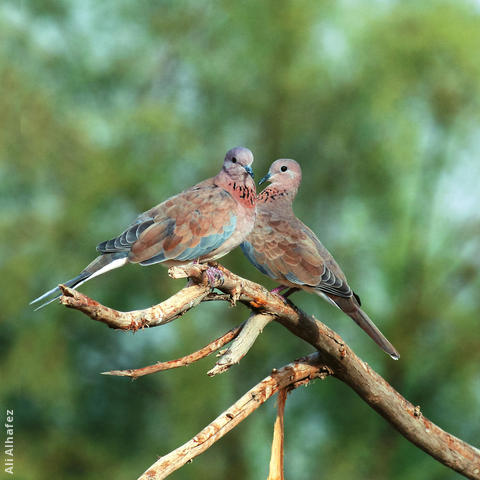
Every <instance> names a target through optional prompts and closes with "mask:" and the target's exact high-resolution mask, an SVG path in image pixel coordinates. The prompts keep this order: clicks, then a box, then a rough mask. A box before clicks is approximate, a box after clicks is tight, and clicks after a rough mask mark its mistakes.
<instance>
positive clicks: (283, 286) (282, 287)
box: [270, 285, 288, 296]
mask: <svg viewBox="0 0 480 480" xmlns="http://www.w3.org/2000/svg"><path fill="white" fill-rule="evenodd" d="M287 288H288V287H287V286H286V285H280V286H279V287H275V288H274V289H273V290H270V293H276V294H277V295H280V296H281V292H282V291H283V290H286V289H287Z"/></svg>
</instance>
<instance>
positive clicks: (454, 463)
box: [61, 265, 480, 480]
mask: <svg viewBox="0 0 480 480" xmlns="http://www.w3.org/2000/svg"><path fill="white" fill-rule="evenodd" d="M214 267H215V268H217V269H219V270H220V271H221V272H222V275H221V276H217V277H215V280H214V281H213V282H212V280H211V278H212V276H208V275H206V270H207V269H208V268H209V265H188V266H184V267H172V268H171V269H170V271H169V273H170V275H171V276H172V277H174V278H189V279H190V284H189V285H188V286H187V287H185V288H184V289H182V290H181V291H180V292H178V293H177V294H175V295H174V296H172V297H171V298H169V299H168V300H165V301H164V302H162V303H161V304H159V305H156V306H154V307H151V308H149V309H145V310H139V311H135V312H118V311H116V310H112V309H109V308H107V307H104V306H103V305H100V304H99V303H97V302H95V301H93V300H91V299H89V298H88V297H86V296H84V295H82V294H79V293H78V292H75V291H74V290H70V289H68V288H66V287H63V292H64V296H63V297H62V298H61V302H62V303H64V304H65V305H67V306H68V307H70V308H76V309H78V310H80V311H82V312H84V313H85V314H86V315H88V316H90V317H91V318H93V319H94V320H98V321H101V322H104V323H106V324H107V325H109V326H110V327H113V328H122V329H125V330H136V329H138V328H141V327H143V326H150V327H152V326H157V325H161V324H163V323H166V322H169V321H171V320H174V319H175V318H178V317H179V316H181V315H182V314H183V313H185V312H186V311H187V310H189V309H190V308H192V307H193V306H196V305H198V304H199V303H200V302H202V301H210V300H223V301H225V300H228V301H230V302H231V303H233V304H234V303H235V302H236V301H240V302H242V303H243V304H245V305H247V306H248V307H249V308H250V309H251V310H252V311H253V315H252V316H251V319H255V321H256V320H258V319H259V318H260V320H261V321H262V322H264V324H263V326H265V325H266V323H268V321H270V320H271V319H272V318H274V319H275V320H276V321H277V322H279V323H281V324H282V325H283V326H285V327H286V328H287V329H288V330H289V331H290V332H292V333H293V334H294V335H296V336H298V337H300V338H302V339H303V340H305V342H307V343H309V344H310V345H312V346H313V347H314V348H315V349H316V350H317V353H316V354H315V361H316V362H318V364H319V365H323V367H324V368H326V369H328V372H329V374H331V375H332V376H335V377H336V378H338V379H339V380H341V381H342V382H344V383H346V384H347V385H348V386H349V387H351V388H352V389H353V390H354V391H355V392H356V393H357V394H358V395H359V396H360V397H361V398H362V399H363V400H364V401H365V402H366V403H367V404H368V405H370V406H371V407H372V408H373V409H375V410H376V411H377V412H378V413H379V414H380V415H382V416H383V417H384V418H385V419H386V420H387V421H388V422H390V423H391V424H392V426H393V427H395V428H396V429H397V430H398V431H399V432H400V433H401V434H402V435H403V436H404V437H405V438H407V439H408V440H409V441H411V442H412V443H414V444H415V445H417V446H418V447H419V448H421V449H422V450H424V451H425V452H426V453H428V454H429V455H431V456H432V457H434V458H435V459H437V460H438V461H439V462H441V463H443V464H444V465H446V466H448V467H450V468H452V469H453V470H455V471H457V472H459V473H461V474H462V475H464V476H466V477H467V478H470V479H475V480H480V451H479V450H478V449H477V448H475V447H473V446H471V445H469V444H468V443H466V442H464V441H463V440H460V439H459V438H457V437H455V436H453V435H451V434H449V433H447V432H445V431H444V430H442V429H441V428H440V427H438V426H437V425H435V424H434V423H432V422H431V421H430V420H428V419H427V418H426V417H424V416H423V414H422V413H421V411H420V407H418V406H417V407H416V406H414V405H412V404H411V403H410V402H409V401H407V400H406V399H405V398H404V397H403V396H402V395H400V393H398V392H397V391H396V390H395V389H394V388H393V387H392V386H391V385H389V384H388V383H387V382H386V380H385V379H383V378H382V377H381V376H380V375H378V374H377V373H376V372H375V371H373V370H372V369H371V368H370V366H369V365H368V364H367V363H366V362H364V361H362V360H361V359H360V358H358V357H357V356H356V355H355V354H354V353H353V351H352V350H351V349H350V348H349V347H348V346H347V345H346V344H345V342H344V341H343V340H342V339H341V338H340V337H339V336H338V335H337V334H336V333H335V332H333V331H332V330H331V329H329V328H328V327H327V326H326V325H324V324H323V323H321V322H319V321H318V320H316V319H315V318H314V317H313V316H311V315H307V314H306V313H304V312H303V311H302V310H300V309H299V308H297V307H296V306H295V305H294V304H292V303H291V302H290V301H286V300H285V299H283V298H282V297H280V296H278V295H275V294H271V293H270V292H268V291H267V290H266V289H265V288H264V287H262V286H261V285H258V284H256V283H254V282H251V281H249V280H246V279H244V278H241V277H238V276H237V275H235V274H233V273H232V272H230V271H229V270H227V269H225V268H224V267H222V266H221V265H215V266H214ZM214 288H217V289H219V290H221V291H222V292H223V295H217V294H215V293H214V292H213V289H214ZM252 323H254V322H253V321H252ZM247 324H248V322H247ZM258 325H260V326H261V328H263V326H262V324H261V323H260V324H258ZM258 325H257V327H258ZM253 327H255V325H253ZM261 328H251V329H250V330H249V331H246V332H245V333H244V335H245V338H243V339H242V341H241V342H240V341H239V339H240V335H239V337H237V344H236V345H237V346H235V342H234V344H233V345H232V346H231V349H230V353H228V354H227V356H226V357H224V361H225V363H224V364H221V365H220V367H219V369H221V370H225V369H226V368H228V367H229V366H230V365H231V361H232V358H233V361H234V362H235V361H238V360H239V359H240V358H241V357H242V356H243V355H244V354H245V353H246V352H247V351H248V348H250V346H251V344H252V343H253V341H254V340H255V338H257V336H258V334H259V333H260V331H261ZM249 332H250V333H249ZM234 347H235V348H234ZM237 347H238V349H237ZM232 351H233V352H234V353H235V354H234V355H233V357H232V356H231V355H230V354H231V352H232ZM227 352H228V350H227ZM229 358H230V360H229ZM219 362H220V361H219ZM229 362H230V363H229ZM220 363H221V362H220ZM310 366H311V365H310ZM217 367H218V365H217ZM215 368H216V367H214V369H215ZM268 378H273V377H267V379H268ZM263 382H265V380H264V381H262V382H261V383H260V384H258V385H257V387H254V390H255V389H256V388H260V390H262V388H263V386H264V385H265V384H264V383H263ZM269 382H273V380H269V381H267V385H270V387H271V388H274V389H275V391H277V390H278V389H279V388H283V387H284V386H286V385H283V384H282V385H280V386H278V385H277V384H274V383H272V384H270V383H269ZM274 385H277V386H276V387H274ZM287 385H288V384H287ZM268 396H271V394H269V395H268ZM261 398H263V397H261ZM242 399H243V400H242ZM242 399H241V400H242V401H244V402H246V404H248V405H250V406H242V407H241V408H240V405H239V404H238V402H237V403H236V404H235V405H236V406H237V407H236V408H237V409H236V410H235V412H236V413H232V410H231V409H229V410H228V411H227V412H225V413H224V414H223V417H222V416H221V417H219V419H223V420H219V419H217V420H216V421H215V422H213V424H211V426H209V427H207V428H206V429H205V430H203V431H202V432H201V434H199V435H197V437H195V438H196V439H197V440H195V439H193V440H191V441H190V442H187V444H185V445H184V446H183V447H180V449H177V450H175V451H174V452H172V453H171V454H169V455H168V456H165V457H162V459H163V460H162V459H160V460H162V461H164V462H165V461H166V460H165V459H166V458H167V457H168V459H169V460H168V461H167V463H163V464H162V465H164V466H165V468H167V466H168V465H170V464H171V462H172V461H173V460H174V459H177V458H178V456H179V455H186V456H187V457H188V456H189V455H193V456H195V455H198V453H200V452H201V451H204V450H205V449H206V448H208V447H209V446H210V445H211V444H212V443H214V441H216V440H217V439H218V438H220V437H221V436H223V435H224V434H225V433H226V432H227V431H228V430H230V429H231V428H233V427H234V426H235V425H236V424H237V423H239V421H241V419H243V418H244V417H242V415H244V414H243V413H240V412H246V411H249V412H251V411H253V410H254V409H255V408H256V407H255V408H253V405H254V404H255V402H253V403H252V397H251V395H250V396H249V395H248V394H246V396H244V397H242ZM247 400H248V401H247ZM265 400H266V398H265V399H264V400H263V401H265ZM239 402H240V400H239ZM261 403H263V402H261ZM242 405H243V404H242ZM237 413H238V414H237ZM230 415H233V418H230ZM245 416H246V415H245ZM237 417H238V418H237ZM217 421H218V422H219V423H218V422H217ZM198 439H200V440H201V441H200V440H198ZM200 444H201V445H202V446H201V447H200ZM189 458H193V457H189ZM160 460H159V462H160ZM175 461H177V460H175ZM157 464H158V462H156V463H155V464H154V466H152V468H151V469H149V471H154V470H155V471H157V472H158V468H157V467H156V466H157ZM162 468H163V467H162ZM152 469H153V470H152ZM169 471H170V470H169ZM172 471H173V470H172ZM147 473H148V472H146V473H145V474H144V475H147ZM162 475H163V473H162ZM165 476H166V475H163V476H160V477H155V476H153V477H152V476H150V477H148V476H143V477H141V478H144V479H147V478H165Z"/></svg>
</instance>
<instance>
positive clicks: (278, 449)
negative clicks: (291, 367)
mask: <svg viewBox="0 0 480 480" xmlns="http://www.w3.org/2000/svg"><path fill="white" fill-rule="evenodd" d="M287 395H288V389H287V388H283V389H282V390H280V391H279V392H278V398H277V402H278V404H277V418H276V419H275V425H274V427H273V440H272V454H271V456H270V470H269V472H268V478H267V480H284V473H283V451H284V446H283V439H284V421H283V419H284V414H285V403H286V401H287Z"/></svg>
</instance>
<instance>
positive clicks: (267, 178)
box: [258, 173, 271, 185]
mask: <svg viewBox="0 0 480 480" xmlns="http://www.w3.org/2000/svg"><path fill="white" fill-rule="evenodd" d="M270 177H271V175H270V173H267V174H266V175H265V176H264V177H263V178H262V179H261V180H260V181H259V182H258V184H259V185H261V184H262V183H263V182H266V181H267V180H269V179H270Z"/></svg>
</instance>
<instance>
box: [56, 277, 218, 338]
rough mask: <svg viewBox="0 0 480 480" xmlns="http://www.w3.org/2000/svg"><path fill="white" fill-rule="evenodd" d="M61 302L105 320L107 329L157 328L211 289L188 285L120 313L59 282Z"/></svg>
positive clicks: (92, 316)
mask: <svg viewBox="0 0 480 480" xmlns="http://www.w3.org/2000/svg"><path fill="white" fill-rule="evenodd" d="M60 289H61V290H62V294H63V295H62V296H61V297H60V302H61V303H62V304H63V305H65V306H66V307H69V308H74V309H76V310H80V311H81V312H83V313H84V314H85V315H88V316H89V317H90V318H91V319H93V320H97V321H99V322H102V323H105V324H106V325H108V326H109V327H110V328H116V329H121V330H133V331H136V330H138V329H140V328H144V327H157V326H159V325H164V324H165V323H168V322H171V321H172V320H175V319H176V318H178V317H181V316H182V315H183V314H184V313H186V312H187V311H188V310H190V309H191V308H193V307H195V306H196V305H198V304H199V303H200V302H201V301H202V300H203V298H205V297H206V296H207V295H208V294H209V293H210V291H211V287H210V286H208V285H199V284H197V285H191V286H188V287H185V288H183V289H182V290H180V291H179V292H177V293H176V294H175V295H173V296H171V297H170V298H168V299H167V300H165V301H164V302H162V303H159V304H158V305H155V306H153V307H150V308H146V309H144V310H134V311H131V312H120V311H118V310H114V309H112V308H109V307H105V306H104V305H101V304H100V303H98V302H96V301H95V300H92V299H91V298H88V297H87V296H86V295H84V294H83V293H80V292H78V291H77V290H73V289H71V288H68V287H66V286H65V285H60Z"/></svg>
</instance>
